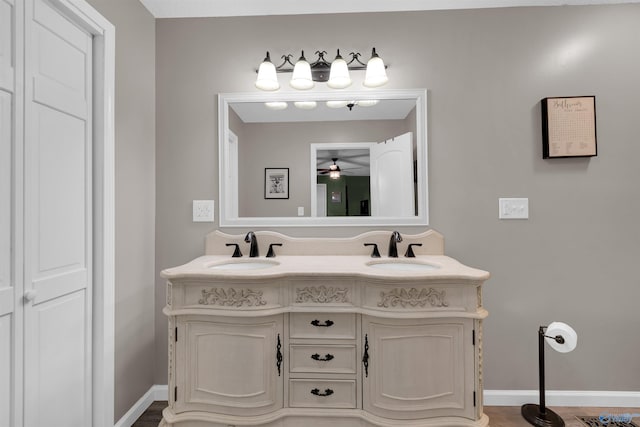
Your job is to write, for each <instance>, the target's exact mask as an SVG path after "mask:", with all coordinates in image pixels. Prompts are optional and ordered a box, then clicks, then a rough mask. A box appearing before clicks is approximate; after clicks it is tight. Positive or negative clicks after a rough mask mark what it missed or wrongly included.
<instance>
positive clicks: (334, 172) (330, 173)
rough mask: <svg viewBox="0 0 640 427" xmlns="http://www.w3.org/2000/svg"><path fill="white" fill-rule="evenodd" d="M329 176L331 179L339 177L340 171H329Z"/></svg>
mask: <svg viewBox="0 0 640 427" xmlns="http://www.w3.org/2000/svg"><path fill="white" fill-rule="evenodd" d="M329 178H331V179H338V178H340V171H339V170H335V171H329Z"/></svg>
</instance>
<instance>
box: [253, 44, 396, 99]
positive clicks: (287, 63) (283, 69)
mask: <svg viewBox="0 0 640 427" xmlns="http://www.w3.org/2000/svg"><path fill="white" fill-rule="evenodd" d="M315 54H316V55H317V59H316V60H315V61H314V62H311V63H309V62H308V61H307V59H306V58H305V56H304V51H302V53H301V55H300V58H299V59H298V61H296V63H295V64H293V62H291V58H292V57H293V55H292V54H287V55H282V57H281V58H282V60H283V61H282V64H280V65H278V66H276V65H274V64H273V63H272V62H271V56H270V55H269V52H267V55H266V57H265V59H264V61H263V62H262V64H260V68H259V69H258V78H257V79H256V83H255V85H256V87H257V88H258V89H261V90H266V91H274V90H278V89H279V88H280V83H279V82H278V78H277V76H276V73H293V76H292V77H291V80H290V81H289V85H290V86H291V87H292V88H294V89H298V90H308V89H311V88H313V87H314V85H315V83H314V82H326V83H327V86H329V87H330V88H332V89H344V88H347V87H349V86H350V85H351V83H352V80H351V76H350V75H349V71H353V70H366V71H365V79H364V82H363V85H364V86H365V87H369V88H374V87H379V86H382V85H384V84H386V83H387V82H388V81H389V78H388V77H387V71H386V68H387V66H386V65H385V64H384V61H383V60H382V58H380V56H379V55H378V54H377V52H376V48H375V47H374V48H373V49H372V50H371V59H369V61H368V62H367V64H366V65H365V64H364V63H363V62H362V61H360V59H359V57H360V56H361V55H360V53H359V52H351V53H349V55H350V57H351V58H350V60H349V61H348V62H347V61H346V60H345V59H344V58H343V57H342V56H341V55H340V50H339V49H338V50H337V54H336V57H335V59H334V60H333V62H329V61H327V60H326V59H325V55H326V54H327V52H326V51H324V50H323V51H316V52H315Z"/></svg>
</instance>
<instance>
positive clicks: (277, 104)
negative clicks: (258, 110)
mask: <svg viewBox="0 0 640 427" xmlns="http://www.w3.org/2000/svg"><path fill="white" fill-rule="evenodd" d="M264 105H265V106H266V107H267V108H268V109H270V110H284V109H285V108H287V105H288V104H287V103H286V102H283V101H272V102H265V103H264Z"/></svg>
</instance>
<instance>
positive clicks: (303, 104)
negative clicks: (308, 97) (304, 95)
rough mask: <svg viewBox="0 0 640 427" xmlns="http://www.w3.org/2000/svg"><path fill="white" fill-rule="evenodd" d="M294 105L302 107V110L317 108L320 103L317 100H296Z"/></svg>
mask: <svg viewBox="0 0 640 427" xmlns="http://www.w3.org/2000/svg"><path fill="white" fill-rule="evenodd" d="M293 105H295V106H296V107H298V108H300V109H301V110H312V109H314V108H316V106H317V105H318V103H317V102H316V101H296V102H294V103H293Z"/></svg>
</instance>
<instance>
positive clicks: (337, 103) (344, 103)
mask: <svg viewBox="0 0 640 427" xmlns="http://www.w3.org/2000/svg"><path fill="white" fill-rule="evenodd" d="M347 104H349V101H327V107H329V108H342V107H346V106H347Z"/></svg>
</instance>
